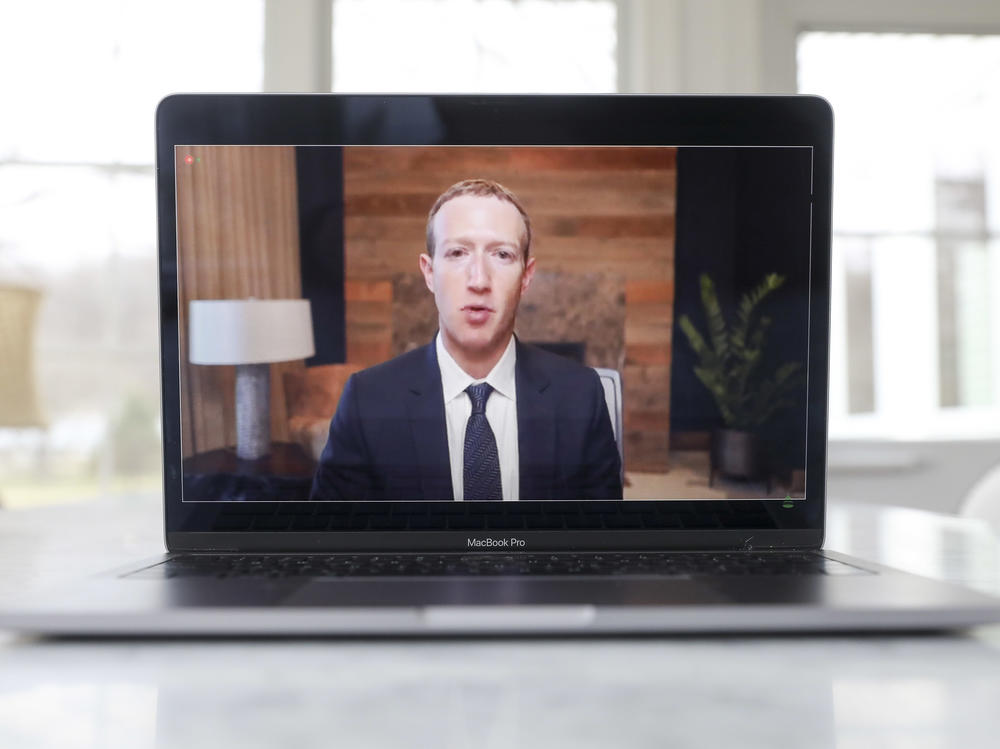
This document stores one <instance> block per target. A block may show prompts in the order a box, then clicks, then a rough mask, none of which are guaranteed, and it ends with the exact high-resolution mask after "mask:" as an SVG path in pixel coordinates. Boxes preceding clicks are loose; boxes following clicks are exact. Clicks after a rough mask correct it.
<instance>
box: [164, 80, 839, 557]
mask: <svg viewBox="0 0 1000 749" xmlns="http://www.w3.org/2000/svg"><path fill="white" fill-rule="evenodd" d="M831 164H832V115H831V112H830V109H829V107H828V106H827V105H826V103H825V102H823V101H822V100H819V99H816V98H814V97H728V96H719V97H715V96H701V97H659V96H478V95H477V96H465V95H463V96H438V95H433V96H423V95H391V96H381V95H379V96H376V95H334V94H329V95H299V94H288V95H284V94H280V95H279V94H266V95H265V94H258V95H243V94H232V95H216V94H207V95H177V96H172V97H168V98H167V99H165V100H164V101H163V102H162V103H161V104H160V107H159V109H158V112H157V188H158V200H159V217H160V222H159V232H160V291H161V331H162V335H161V351H162V360H161V361H162V387H163V429H164V466H165V472H164V489H165V499H166V505H165V522H166V532H167V544H168V547H169V548H172V549H201V548H237V549H258V550H264V549H272V550H288V549H299V548H302V549H320V548H337V549H346V548H356V549H368V548H379V549H389V548H396V549H415V548H421V549H456V548H462V549H464V548H471V547H470V546H469V544H470V538H471V536H470V535H469V532H470V531H475V532H477V533H480V532H481V533H482V534H486V535H489V532H490V531H491V529H496V530H498V532H505V531H507V530H510V531H516V532H517V534H518V535H517V537H518V540H519V543H520V542H521V541H523V542H525V543H527V544H529V545H530V546H531V547H532V548H536V549H539V548H551V549H559V548H583V546H586V547H588V548H604V549H612V548H667V547H669V548H734V547H735V548H745V547H746V545H747V544H752V545H754V546H759V545H762V544H763V545H765V546H775V547H777V546H782V547H789V546H815V545H817V544H818V543H819V542H820V539H821V537H822V527H823V521H822V518H823V512H824V501H825V479H824V474H825V444H826V403H827V393H826V388H827V366H828V365H827V359H828V354H827V348H828V326H829V283H830V281H829V263H830V255H829V251H830V181H831ZM417 531H419V532H417ZM477 538H478V537H477ZM476 540H477V539H472V541H476ZM478 540H479V541H482V539H478ZM473 545H475V544H473ZM477 548H478V547H477ZM519 548H520V546H519Z"/></svg>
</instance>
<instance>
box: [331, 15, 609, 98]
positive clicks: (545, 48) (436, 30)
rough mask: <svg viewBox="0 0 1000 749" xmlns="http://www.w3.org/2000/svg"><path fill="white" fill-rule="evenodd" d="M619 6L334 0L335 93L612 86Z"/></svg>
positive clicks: (591, 90) (600, 90)
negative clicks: (387, 20)
mask: <svg viewBox="0 0 1000 749" xmlns="http://www.w3.org/2000/svg"><path fill="white" fill-rule="evenodd" d="M616 13H617V4H616V3H615V2H613V1H612V0H516V1H515V0H479V1H477V2H468V0H387V1H383V2H377V3H373V2H370V1H367V0H334V3H333V90H334V91H338V92H366V91H388V92H394V93H406V92H420V91H434V92H439V93H469V92H479V93H514V92H516V93H546V92H552V93H611V92H613V91H615V90H616V88H617V84H616V81H617V62H616V44H617V33H616ZM386 18H391V19H392V23H386V22H385V19H386ZM414 29H419V30H420V32H419V33H414Z"/></svg>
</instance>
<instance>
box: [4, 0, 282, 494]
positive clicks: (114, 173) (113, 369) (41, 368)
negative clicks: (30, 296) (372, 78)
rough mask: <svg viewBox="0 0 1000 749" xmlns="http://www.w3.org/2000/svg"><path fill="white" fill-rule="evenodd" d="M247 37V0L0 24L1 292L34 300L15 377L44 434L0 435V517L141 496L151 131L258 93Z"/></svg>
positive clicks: (70, 7)
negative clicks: (181, 100)
mask: <svg viewBox="0 0 1000 749" xmlns="http://www.w3.org/2000/svg"><path fill="white" fill-rule="evenodd" d="M263 22H264V5H263V0H256V1H250V2H248V1H247V0H220V1H218V2H212V3H201V2H198V1H197V0H171V2H163V1H161V2H155V3H134V2H129V1H128V0H92V1H91V2H88V3H74V2H68V1H67V2H59V3H21V4H15V5H5V6H3V10H0V67H2V69H3V70H5V71H7V74H5V75H4V76H3V77H2V78H0V97H2V100H3V102H4V126H3V128H0V287H6V288H9V289H33V290H35V291H37V292H40V294H39V296H38V299H39V312H38V318H37V326H36V327H35V329H34V336H33V337H34V341H33V348H34V351H35V357H34V361H33V362H32V361H29V360H26V359H25V360H23V361H20V362H19V363H18V364H17V366H18V367H20V368H21V369H22V370H23V371H25V372H29V373H30V372H31V370H32V369H33V370H34V372H33V374H34V381H35V386H36V387H35V389H36V391H37V393H38V402H39V403H38V405H39V409H38V410H40V412H41V414H40V415H41V416H42V417H43V420H44V424H45V426H44V428H23V425H20V424H12V423H2V419H0V502H2V503H3V505H4V506H8V507H10V506H19V505H27V504H34V503H37V502H39V501H48V500H56V499H69V498H84V497H86V496H88V495H94V494H97V493H101V494H108V493H111V492H113V491H115V490H122V489H127V490H130V491H134V490H137V489H139V490H142V489H147V488H148V489H151V490H152V489H156V488H158V486H159V461H160V452H159V450H160V447H159V437H158V430H159V391H158V382H159V365H158V361H159V359H158V350H157V346H158V332H157V331H158V311H157V308H156V298H157V290H156V215H155V207H156V197H155V189H154V181H153V160H154V140H153V138H154V128H153V116H154V112H155V108H156V103H157V102H158V101H159V100H160V99H161V98H162V97H163V96H165V95H167V94H169V93H172V92H175V91H219V90H236V91H240V90H242V91H254V90H260V88H261V84H262V79H263ZM40 40H44V44H41V43H40ZM13 71H16V74H13V73H12V72H13ZM5 303H7V304H10V302H9V301H8V302H5V301H4V298H3V297H2V295H0V307H2V306H3V305H4V304H5ZM4 313H5V310H3V309H0V316H2V315H3V314H4ZM3 343H4V342H3V341H2V340H0V346H2V345H3ZM22 358H24V357H22ZM12 366H13V365H12ZM15 427H17V428H15Z"/></svg>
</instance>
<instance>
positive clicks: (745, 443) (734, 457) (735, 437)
mask: <svg viewBox="0 0 1000 749" xmlns="http://www.w3.org/2000/svg"><path fill="white" fill-rule="evenodd" d="M712 467H713V468H714V469H715V470H716V471H718V472H719V473H721V474H722V475H724V476H732V477H734V478H744V479H754V478H760V477H761V476H762V475H763V473H764V444H763V441H762V440H761V438H760V437H758V436H757V435H756V434H751V433H750V432H741V431H739V430H736V429H716V430H715V431H714V432H712Z"/></svg>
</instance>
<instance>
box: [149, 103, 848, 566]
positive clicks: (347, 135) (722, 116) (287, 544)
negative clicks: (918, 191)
mask: <svg viewBox="0 0 1000 749" xmlns="http://www.w3.org/2000/svg"><path fill="white" fill-rule="evenodd" d="M156 144H157V145H156V149H157V153H156V181H157V215H158V225H159V292H160V299H159V303H160V355H161V377H162V406H163V460H164V495H165V502H164V523H165V531H166V543H167V548H168V549H170V550H207V549H227V550H246V551H297V550H330V551H335V550H346V549H351V550H364V549H372V550H380V551H381V550H407V549H420V550H441V551H454V550H457V549H462V550H465V549H467V548H468V539H469V538H471V537H478V538H485V537H499V536H510V535H512V534H511V533H509V532H499V531H497V532H489V531H468V530H444V529H441V530H430V531H413V530H401V531H350V532H323V533H316V532H281V531H274V532H252V531H230V532H212V531H210V530H209V529H211V528H212V527H213V526H214V523H215V521H216V519H217V518H218V516H219V515H220V513H222V512H223V511H224V509H225V508H224V507H223V506H224V505H227V504H231V503H221V502H182V500H181V493H182V471H181V440H180V435H181V424H180V391H179V360H178V343H177V341H178V338H177V319H178V314H177V313H178V310H177V303H178V302H177V300H178V296H177V224H176V193H175V174H174V169H175V161H174V147H175V146H177V145H302V146H306V145H344V146H347V145H451V146H461V145H507V146H518V145H535V146H546V145H552V146H566V145H582V146H651V145H652V146H678V147H683V146H810V147H812V149H813V165H814V172H813V195H812V227H811V233H812V235H811V240H812V258H811V263H810V266H811V271H810V317H809V352H808V384H807V387H808V389H807V415H808V425H807V455H806V499H804V500H798V501H796V502H795V503H794V506H793V507H791V508H784V507H782V504H783V503H782V501H781V500H762V501H761V504H762V505H763V506H765V507H767V509H768V513H769V515H770V516H771V517H772V518H773V520H774V523H773V525H772V526H771V527H769V528H760V527H748V528H739V529H732V528H728V529H725V530H718V529H713V530H701V529H684V530H677V529H674V528H670V529H663V530H657V529H650V528H649V527H648V526H647V528H646V529H644V530H614V531H611V530H600V531H594V530H558V531H542V530H540V531H518V532H516V534H513V535H516V536H517V537H518V538H521V539H524V540H526V542H527V543H526V546H525V549H526V550H547V549H595V550H601V549H623V548H628V549H669V548H687V549H692V548H747V547H748V546H752V547H755V548H762V547H763V548H771V547H774V548H785V547H791V548H817V547H819V546H820V545H821V543H822V540H823V518H824V512H825V503H826V495H825V489H826V427H827V378H828V356H829V353H828V341H829V316H830V228H831V223H830V222H831V216H830V214H831V188H832V147H833V113H832V111H831V109H830V107H829V105H828V103H827V102H826V101H825V100H823V99H821V98H819V97H814V96H630V95H587V96H578V95H567V96H554V95H475V96H473V95H460V96H452V95H389V96H386V95H339V94H177V95H173V96H169V97H167V98H166V99H164V100H163V101H162V102H161V103H160V105H159V107H158V109H157V113H156ZM680 502H684V504H688V503H687V501H683V500H632V501H628V500H626V501H623V502H622V503H621V505H622V506H623V507H626V508H629V507H634V508H636V509H639V508H641V509H643V510H649V509H651V508H657V509H659V508H669V507H670V506H671V505H676V504H678V503H680ZM254 504H255V505H259V506H260V508H259V509H260V511H261V512H267V511H268V508H270V509H271V511H273V510H274V509H275V508H276V507H278V506H281V507H285V508H289V507H290V506H291V505H299V504H306V503H291V502H280V503H274V502H262V503H254ZM309 504H315V503H309ZM338 504H343V503H338ZM530 504H533V503H526V507H527V506H528V505H530ZM560 504H561V505H564V506H567V505H574V506H578V505H584V504H586V503H585V502H568V503H560ZM505 510H507V511H509V508H505Z"/></svg>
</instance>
